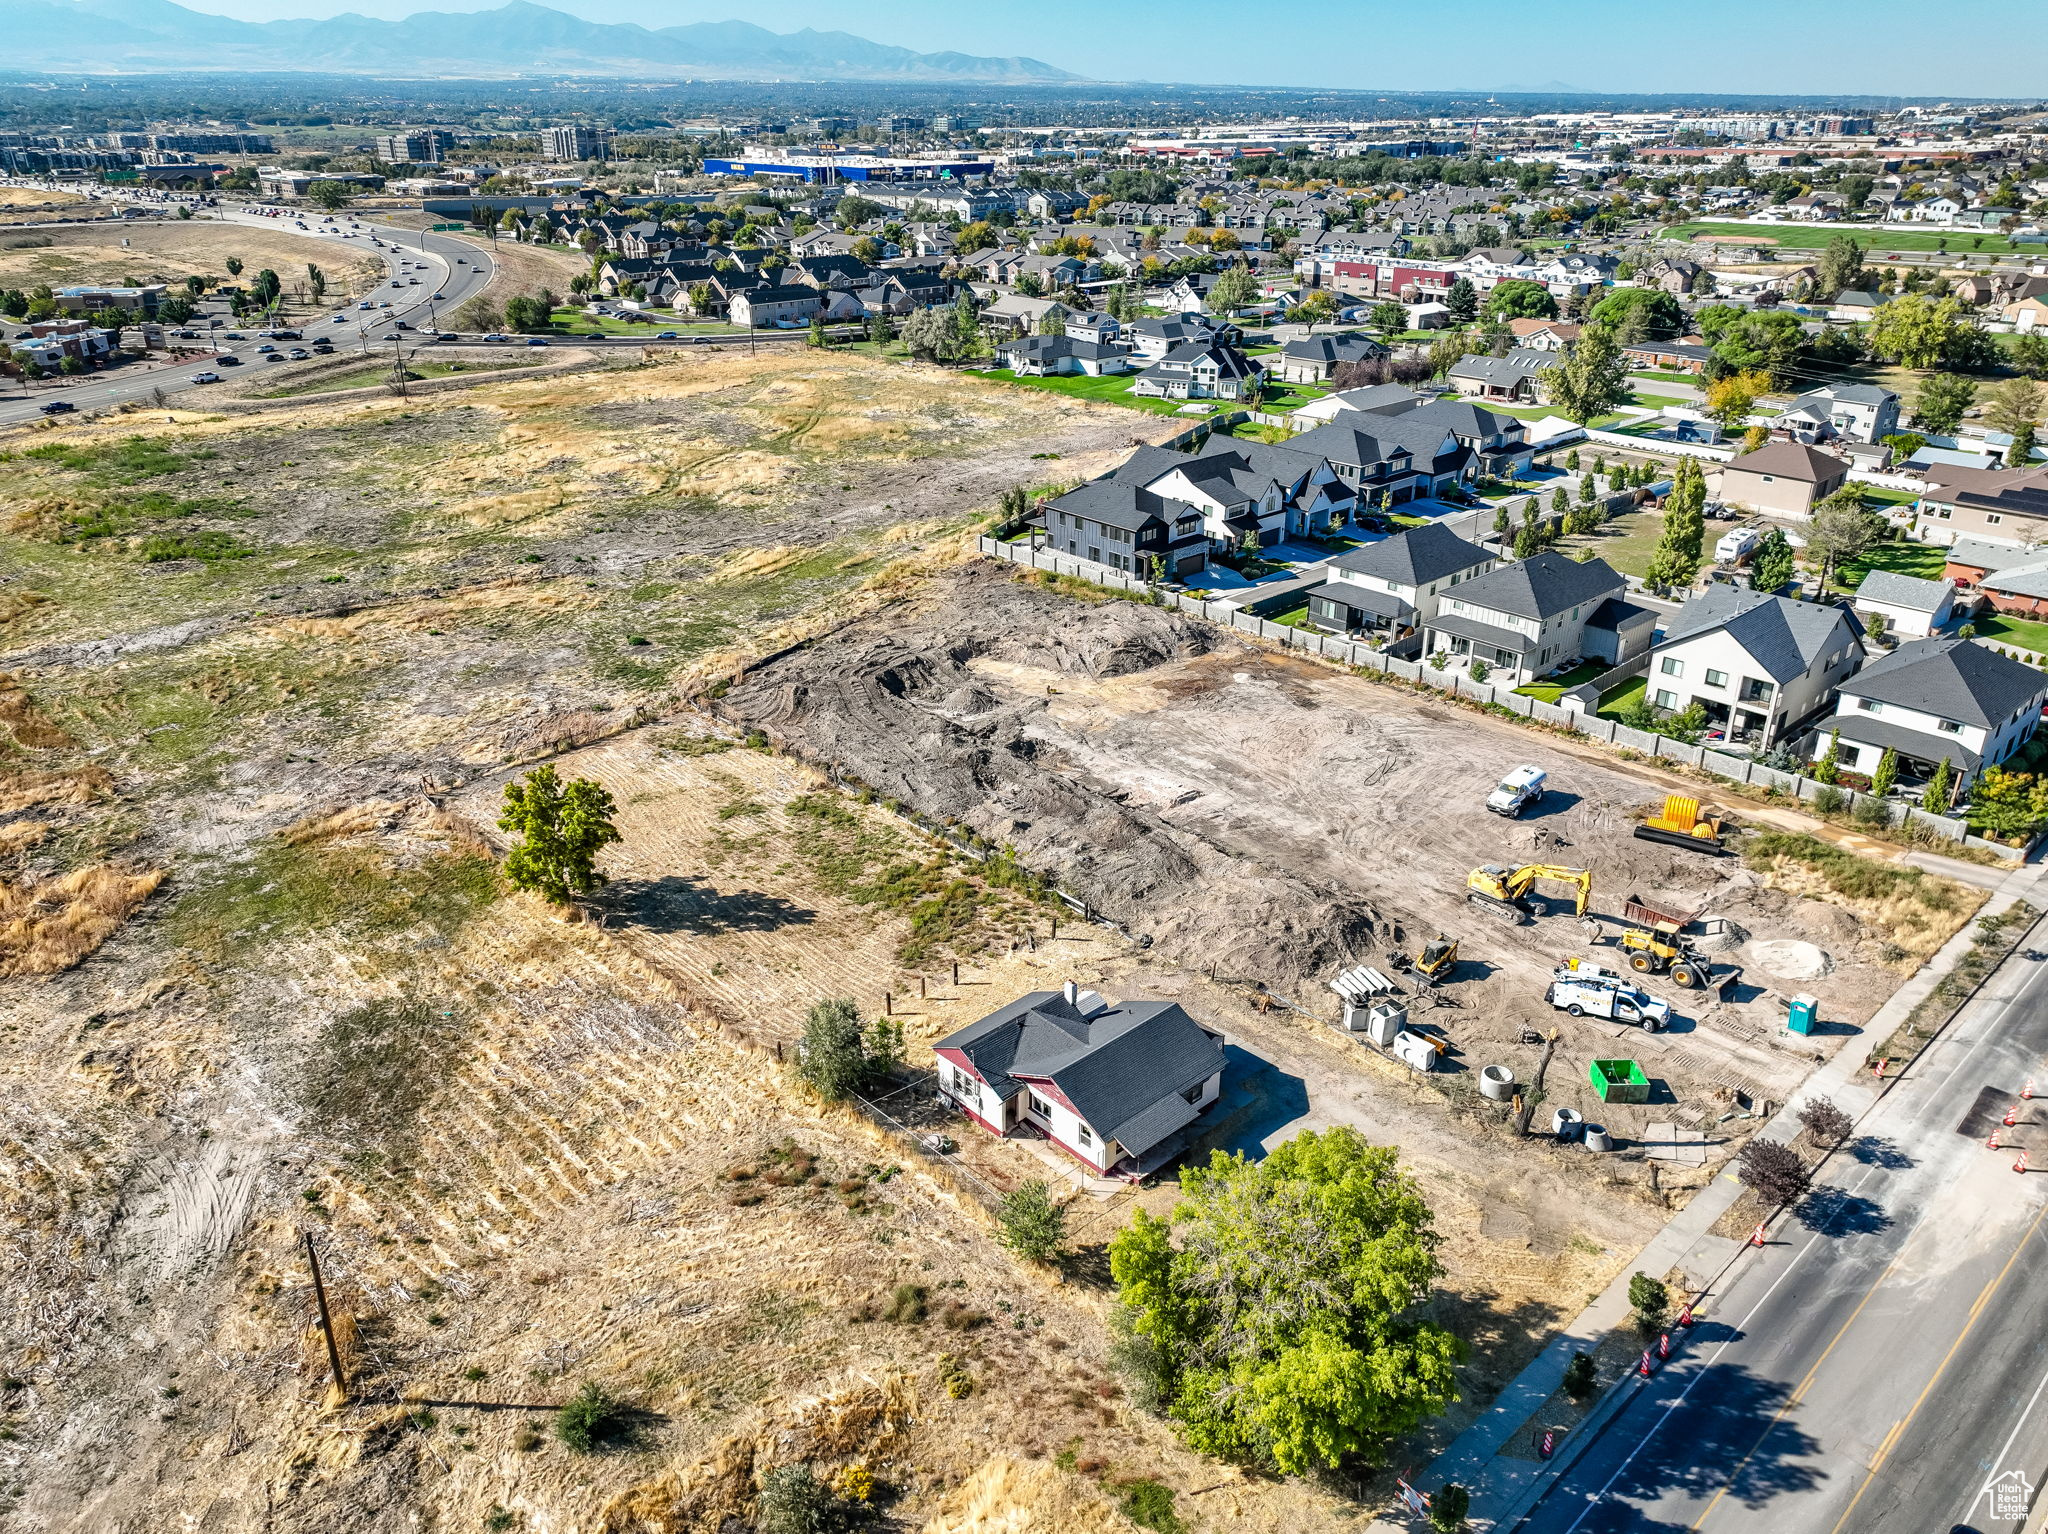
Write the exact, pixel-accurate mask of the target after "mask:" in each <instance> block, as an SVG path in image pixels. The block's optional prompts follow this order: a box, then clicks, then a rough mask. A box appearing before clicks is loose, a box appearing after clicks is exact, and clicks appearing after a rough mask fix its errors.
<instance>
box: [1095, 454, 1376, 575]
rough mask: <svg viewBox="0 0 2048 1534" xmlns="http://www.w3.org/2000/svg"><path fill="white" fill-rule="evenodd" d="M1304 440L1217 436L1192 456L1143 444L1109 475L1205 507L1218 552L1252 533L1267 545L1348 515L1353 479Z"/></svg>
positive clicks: (1206, 525)
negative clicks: (1275, 441)
mask: <svg viewBox="0 0 2048 1534" xmlns="http://www.w3.org/2000/svg"><path fill="white" fill-rule="evenodd" d="M1303 440H1304V439H1303V438H1300V437H1297V438H1295V439H1294V440H1293V441H1291V442H1288V443H1285V444H1276V445H1270V446H1269V445H1267V444H1265V443H1261V442H1244V441H1238V440H1236V439H1233V438H1221V439H1212V440H1211V441H1210V443H1209V445H1208V446H1207V447H1206V448H1204V449H1203V450H1202V451H1201V452H1199V453H1193V454H1189V453H1176V452H1174V451H1173V450H1172V449H1170V448H1163V447H1145V448H1140V449H1138V451H1137V452H1135V453H1133V454H1132V455H1131V456H1130V458H1129V459H1127V460H1126V461H1125V462H1124V463H1123V464H1121V465H1120V466H1119V467H1117V468H1116V469H1114V470H1113V471H1111V473H1110V474H1109V476H1108V477H1109V478H1110V479H1112V480H1115V481H1117V482H1119V483H1123V484H1139V485H1143V486H1144V487H1145V488H1146V489H1148V490H1152V491H1154V492H1156V493H1158V494H1160V495H1164V496H1166V497H1168V498H1169V499H1172V500H1176V501H1181V502H1184V503H1186V504H1188V505H1191V506H1195V507H1198V508H1200V510H1201V511H1202V514H1203V517H1204V528H1205V530H1206V531H1207V533H1208V535H1209V538H1210V540H1211V542H1212V544H1213V546H1214V547H1215V548H1217V549H1218V550H1229V549H1235V548H1238V547H1240V546H1241V545H1242V544H1243V543H1244V541H1245V538H1246V537H1247V535H1249V536H1251V537H1252V538H1254V539H1255V540H1256V541H1257V542H1258V543H1259V544H1260V545H1262V546H1268V545H1271V544H1275V543H1278V542H1280V541H1281V540H1282V539H1283V538H1285V537H1287V536H1288V535H1289V534H1295V533H1320V532H1326V531H1328V530H1329V529H1330V528H1331V527H1332V526H1334V525H1339V524H1341V523H1343V522H1344V521H1345V520H1346V519H1347V518H1348V517H1349V516H1350V514H1351V508H1352V505H1353V502H1354V500H1355V496H1354V494H1353V492H1352V490H1351V487H1350V485H1348V484H1347V483H1346V482H1345V481H1344V480H1343V479H1342V477H1340V476H1339V474H1338V473H1337V471H1336V469H1335V468H1334V467H1333V466H1332V465H1331V464H1330V463H1329V461H1328V460H1326V459H1325V458H1323V457H1322V456H1320V455H1319V454H1317V453H1315V452H1314V451H1312V450H1304V449H1303V448H1301V447H1300V445H1299V444H1300V443H1301V442H1302V441H1303Z"/></svg>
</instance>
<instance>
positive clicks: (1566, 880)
mask: <svg viewBox="0 0 2048 1534" xmlns="http://www.w3.org/2000/svg"><path fill="white" fill-rule="evenodd" d="M1539 879H1548V880H1550V881H1551V882H1552V883H1556V884H1565V885H1569V886H1570V887H1571V888H1572V889H1573V890H1575V891H1576V892H1577V901H1576V904H1575V906H1574V909H1573V913H1572V914H1573V915H1575V916H1584V915H1585V914H1586V907H1587V905H1589V904H1590V903H1591V902H1592V899H1593V876H1592V875H1591V874H1589V873H1587V872H1586V870H1585V869H1583V868H1564V867H1560V866H1559V865H1557V864H1555V863H1524V864H1522V865H1521V866H1520V867H1517V868H1504V867H1502V866H1501V865H1500V864H1498V863H1482V864H1481V865H1480V866H1479V867H1477V868H1475V869H1473V870H1472V872H1470V873H1469V874H1467V875H1466V876H1465V898H1466V899H1467V900H1469V901H1471V902H1472V904H1474V905H1476V906H1478V907H1479V908H1480V909H1481V910H1486V911H1491V912H1492V913H1493V914H1494V915H1496V916H1502V917H1505V918H1506V919H1507V920H1509V921H1511V922H1514V923H1516V924H1518V925H1519V924H1520V923H1522V922H1525V921H1527V920H1528V919H1529V918H1530V916H1531V915H1532V914H1534V910H1535V907H1534V905H1533V904H1532V902H1531V901H1530V899H1529V893H1530V891H1531V890H1533V889H1534V888H1535V886H1536V882H1537V881H1538V880H1539Z"/></svg>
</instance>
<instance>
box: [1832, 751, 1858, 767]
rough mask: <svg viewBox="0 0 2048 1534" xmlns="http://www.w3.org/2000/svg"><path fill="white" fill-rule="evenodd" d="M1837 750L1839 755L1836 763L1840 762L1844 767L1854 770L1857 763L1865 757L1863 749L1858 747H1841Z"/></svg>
mask: <svg viewBox="0 0 2048 1534" xmlns="http://www.w3.org/2000/svg"><path fill="white" fill-rule="evenodd" d="M1836 749H1837V753H1838V754H1837V756H1836V758H1835V759H1836V761H1837V762H1839V763H1840V764H1841V765H1842V766H1844V767H1847V768H1850V769H1852V770H1853V769H1854V768H1855V766H1856V763H1857V761H1858V760H1859V759H1860V758H1861V757H1862V755H1863V751H1862V749H1861V748H1860V747H1858V746H1840V747H1837V748H1836Z"/></svg>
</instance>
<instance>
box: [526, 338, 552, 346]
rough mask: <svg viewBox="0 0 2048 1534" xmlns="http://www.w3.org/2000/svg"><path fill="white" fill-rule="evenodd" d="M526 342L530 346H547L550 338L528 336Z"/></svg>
mask: <svg viewBox="0 0 2048 1534" xmlns="http://www.w3.org/2000/svg"><path fill="white" fill-rule="evenodd" d="M526 344H527V345H528V346H546V345H547V344H548V338H547V337H546V336H528V337H527V338H526Z"/></svg>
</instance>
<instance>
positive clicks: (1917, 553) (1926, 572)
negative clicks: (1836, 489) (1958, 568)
mask: <svg viewBox="0 0 2048 1534" xmlns="http://www.w3.org/2000/svg"><path fill="white" fill-rule="evenodd" d="M1866 493H1868V492H1866ZM1907 499H1911V497H1907ZM1947 561H1948V550H1946V549H1944V548H1942V547H1941V546H1940V545H1938V544H1933V543H1907V542H1905V541H1904V540H1903V539H1902V540H1901V541H1899V542H1897V543H1880V544H1875V545H1873V546H1872V547H1870V548H1868V549H1866V550H1865V551H1864V552H1863V553H1861V554H1858V555H1857V556H1856V557H1855V558H1854V559H1845V560H1843V561H1842V563H1841V566H1840V567H1839V568H1838V569H1837V570H1836V572H1835V580H1834V584H1835V586H1836V587H1837V589H1839V590H1842V591H1854V590H1855V589H1856V588H1857V587H1858V586H1860V585H1862V584H1863V577H1864V576H1866V575H1868V574H1870V572H1871V571H1873V570H1889V571H1890V572H1891V573H1892V574H1894V575H1910V576H1912V577H1913V578H1914V579H1916V580H1923V581H1938V580H1940V579H1941V572H1942V567H1943V566H1944V565H1945V564H1946V563H1947Z"/></svg>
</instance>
